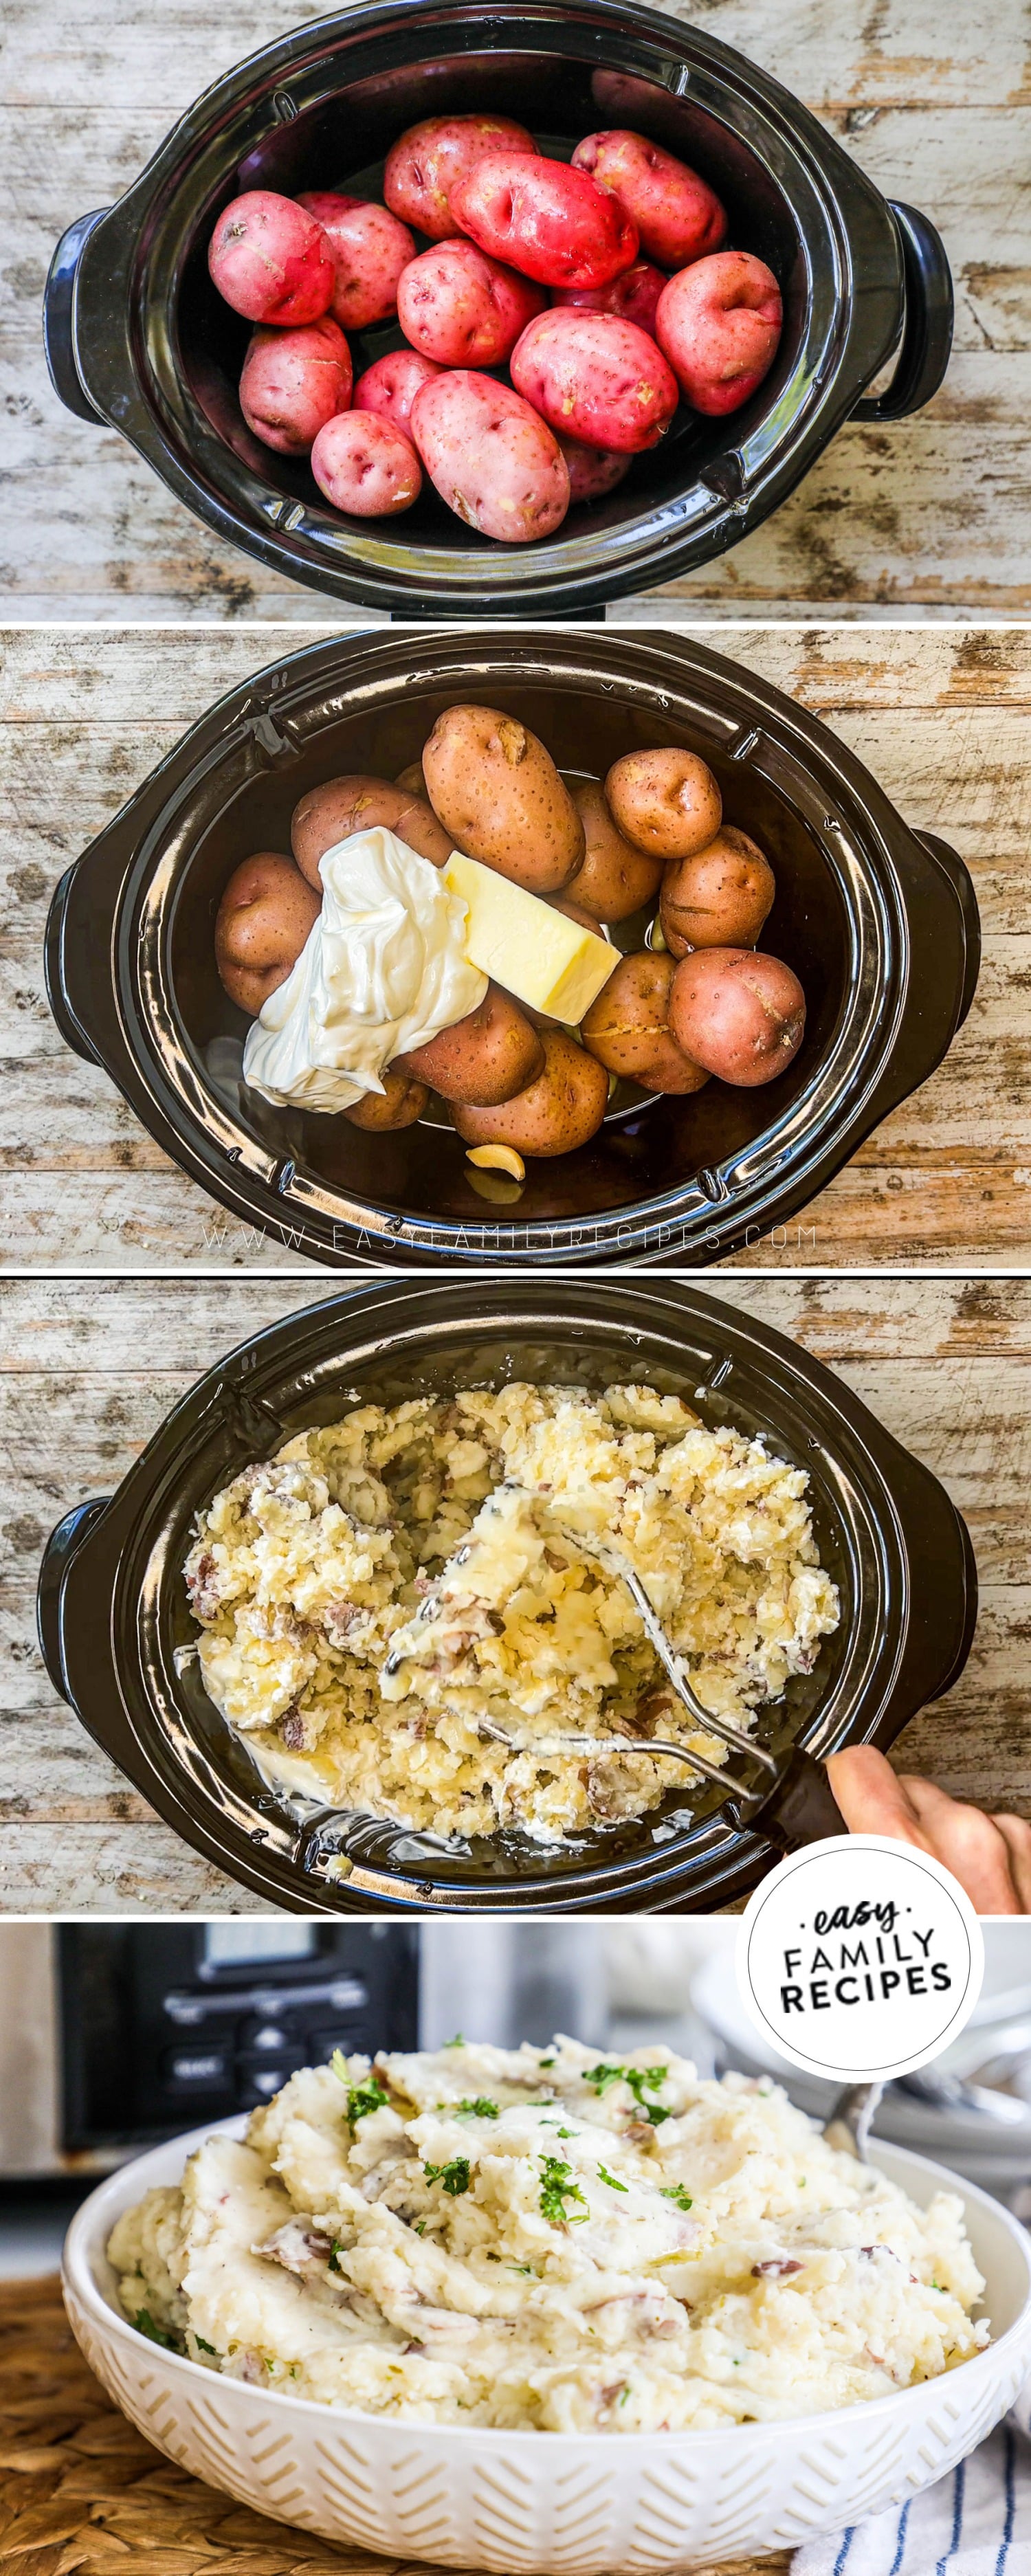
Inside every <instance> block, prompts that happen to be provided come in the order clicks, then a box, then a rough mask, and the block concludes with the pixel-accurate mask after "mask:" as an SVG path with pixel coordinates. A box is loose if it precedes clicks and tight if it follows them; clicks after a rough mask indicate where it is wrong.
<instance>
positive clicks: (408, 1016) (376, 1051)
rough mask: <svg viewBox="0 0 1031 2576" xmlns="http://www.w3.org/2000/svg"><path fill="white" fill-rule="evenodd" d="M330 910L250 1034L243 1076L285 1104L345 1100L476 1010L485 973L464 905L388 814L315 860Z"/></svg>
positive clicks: (317, 1105)
mask: <svg viewBox="0 0 1031 2576" xmlns="http://www.w3.org/2000/svg"><path fill="white" fill-rule="evenodd" d="M319 875H320V876H321V878H322V885H323V903H322V910H321V912H320V914H319V918H318V920H317V921H316V922H315V924H314V926H313V928H312V930H311V931H310V932H309V935H308V938H307V939H306V941H305V944H304V947H303V948H302V950H301V954H300V956H299V957H298V959H297V961H296V964H295V965H294V966H292V967H291V970H290V973H289V975H288V976H287V978H286V982H285V984H280V986H279V988H278V991H276V992H275V993H270V995H269V998H268V1001H267V1002H266V1003H265V1005H264V1008H263V1010H262V1013H261V1017H260V1019H258V1020H255V1022H254V1025H253V1027H252V1028H251V1029H249V1031H248V1034H247V1043H246V1046H245V1047H244V1053H243V1071H244V1080H245V1082H249V1083H250V1085H251V1088H252V1089H253V1090H254V1091H260V1092H262V1093H263V1094H264V1097H265V1099H266V1100H272V1101H275V1102H276V1103H277V1105H279V1106H283V1107H285V1106H287V1105H289V1104H290V1103H295V1102H296V1103H299V1104H300V1105H301V1106H302V1107H303V1108H305V1109H316V1110H325V1111H330V1112H331V1111H333V1110H339V1109H349V1108H350V1107H351V1105H352V1102H354V1101H355V1100H361V1099H363V1098H364V1096H365V1094H366V1093H367V1092H370V1091H379V1092H382V1090H383V1080H382V1076H383V1073H384V1071H385V1069H386V1067H387V1065H389V1064H391V1063H392V1062H393V1059H394V1057H395V1056H396V1055H404V1054H406V1053H407V1051H408V1049H409V1048H410V1047H418V1046H425V1045H426V1044H427V1042H428V1040H429V1039H430V1038H435V1037H439V1035H440V1031H441V1030H442V1029H450V1028H453V1027H454V1024H455V1021H456V1020H464V1019H465V1018H466V1016H467V1014H468V1013H469V1012H470V1011H475V1010H476V1009H477V1008H478V1005H479V1004H480V1003H481V1002H482V1000H483V998H484V995H485V993H486V991H487V977H486V975H483V974H481V972H480V969H479V967H478V966H471V965H470V964H469V961H468V959H467V957H466V954H465V937H466V923H467V918H468V912H467V906H466V904H465V903H464V902H463V900H462V897H461V896H460V895H456V894H452V893H451V892H450V890H449V888H448V887H447V886H446V885H445V883H444V880H443V877H442V875H441V873H440V870H439V869H438V868H434V867H431V866H430V862H429V860H428V859H423V858H420V857H419V854H418V852H417V851H416V850H410V849H409V848H408V845H407V843H406V842H405V841H399V840H398V837H397V834H396V832H388V831H386V830H385V829H384V828H383V827H382V825H380V826H377V828H376V829H375V830H373V831H368V832H353V833H352V834H351V836H350V838H349V839H348V840H346V841H337V842H335V843H334V845H333V848H332V849H331V850H327V851H326V852H325V854H324V856H323V858H322V859H321V861H320V863H319Z"/></svg>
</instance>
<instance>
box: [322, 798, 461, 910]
mask: <svg viewBox="0 0 1031 2576" xmlns="http://www.w3.org/2000/svg"><path fill="white" fill-rule="evenodd" d="M377 824H383V826H384V827H385V829H386V830H387V831H388V832H396V833H397V837H398V840H399V841H405V842H407V845H408V848H409V849H410V850H417V851H418V853H419V857H420V858H421V859H429V861H430V864H431V866H432V867H435V868H443V867H446V865H447V862H448V860H449V858H450V856H451V849H452V844H451V842H450V841H449V839H448V836H447V833H446V832H445V831H444V829H443V827H442V825H441V824H440V823H438V821H437V817H436V815H435V814H434V812H433V809H432V806H430V805H428V804H427V802H426V799H425V797H424V796H419V795H415V796H413V795H411V794H410V793H409V791H408V789H407V788H405V787H392V786H391V784H390V782H389V780H388V779H386V778H366V777H363V776H361V775H358V776H355V777H351V776H348V777H345V778H327V780H326V783H325V786H324V787H309V789H308V793H307V795H306V796H302V798H301V801H300V804H299V805H298V806H296V807H295V809H294V817H293V821H292V823H291V825H290V840H291V844H292V847H293V854H294V857H295V859H296V861H297V865H298V867H299V868H300V870H301V874H302V876H306V877H307V879H308V883H309V885H312V886H317V887H318V891H319V893H320V894H321V892H322V879H321V877H320V875H319V860H320V859H321V858H323V857H324V855H325V852H326V851H327V850H332V849H333V848H334V847H335V844H336V843H337V841H347V840H349V839H350V837H351V834H352V832H369V831H374V830H375V828H376V826H377Z"/></svg>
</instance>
